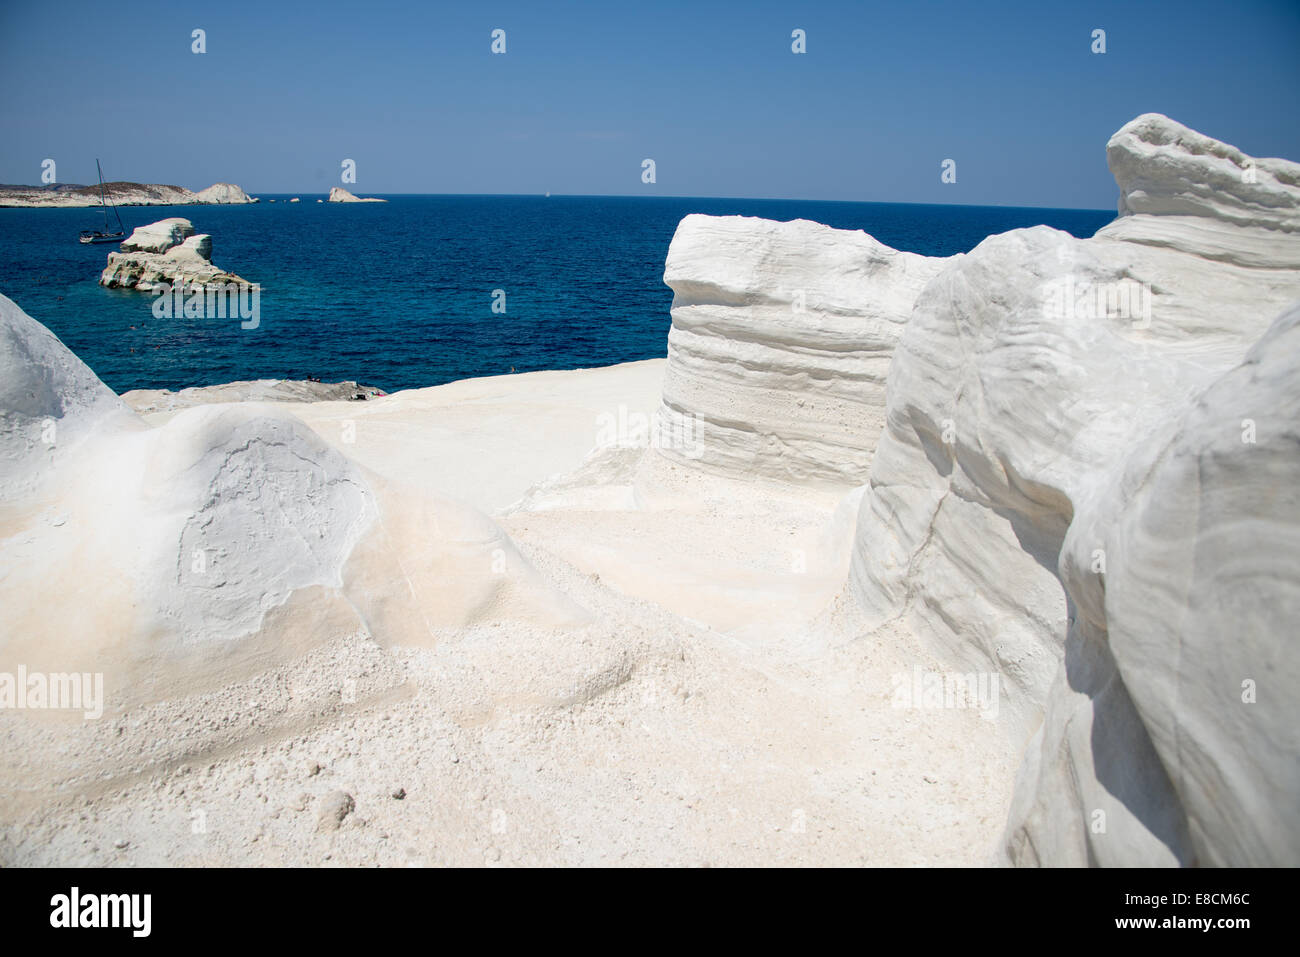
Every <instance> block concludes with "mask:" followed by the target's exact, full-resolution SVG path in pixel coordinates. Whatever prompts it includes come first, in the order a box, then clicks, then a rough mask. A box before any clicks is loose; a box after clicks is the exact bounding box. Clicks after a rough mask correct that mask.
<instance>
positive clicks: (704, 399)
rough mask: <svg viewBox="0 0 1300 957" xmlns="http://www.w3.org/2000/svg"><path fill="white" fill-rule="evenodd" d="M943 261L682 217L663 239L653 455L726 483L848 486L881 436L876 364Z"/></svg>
mask: <svg viewBox="0 0 1300 957" xmlns="http://www.w3.org/2000/svg"><path fill="white" fill-rule="evenodd" d="M945 262H946V260H943V259H937V258H931V257H926V256H918V255H915V254H913V253H905V252H899V251H898V250H896V249H890V248H889V247H888V246H885V245H884V244H882V243H879V242H877V241H876V240H874V239H872V238H871V237H870V236H868V235H867V234H866V233H864V232H862V231H861V230H858V231H852V232H851V231H847V230H838V229H832V228H830V227H829V226H822V225H820V224H818V223H811V222H807V221H805V220H797V221H795V222H790V223H774V222H770V221H767V220H761V219H754V218H749V217H741V216H726V217H712V216H700V215H692V216H687V217H686V218H685V219H683V220H682V222H681V224H680V225H679V226H678V227H677V232H676V234H675V235H674V236H673V241H672V245H671V246H670V247H669V250H668V261H667V265H666V266H665V269H664V281H665V282H666V283H667V284H668V285H669V286H671V287H672V289H673V307H672V318H673V324H672V329H671V331H670V332H669V334H668V371H667V374H666V377H665V380H664V400H663V408H662V409H661V410H660V421H659V428H660V429H661V430H663V433H664V434H665V435H666V436H668V437H669V439H671V438H672V437H673V436H678V437H681V438H685V439H687V440H686V441H672V440H669V441H663V442H662V443H661V446H662V448H663V449H664V452H665V454H666V455H668V456H670V457H676V458H681V459H687V458H688V459H690V460H691V462H692V463H694V464H696V465H700V466H703V467H706V468H710V469H713V470H716V471H720V472H723V473H729V474H743V475H748V476H755V477H761V478H767V479H776V480H780V481H786V482H794V483H799V484H807V483H817V484H825V485H832V486H844V487H852V486H855V485H861V484H862V483H863V482H865V481H866V477H867V471H868V468H869V466H870V464H871V454H872V451H873V450H874V449H875V446H876V439H877V437H878V435H879V433H880V429H881V427H882V425H883V423H884V404H885V378H886V375H887V373H888V370H889V360H890V355H891V353H892V352H893V349H894V346H895V344H896V343H897V342H898V338H899V336H900V335H901V333H902V329H903V324H904V322H906V320H907V317H908V314H909V313H910V312H911V309H912V303H913V302H914V301H915V299H916V297H917V295H918V294H919V293H920V291H921V289H922V288H923V287H924V286H925V284H926V283H927V282H928V281H929V280H930V279H931V278H932V277H933V276H934V275H935V274H936V273H938V272H939V270H940V269H942V268H943V266H944V264H945Z"/></svg>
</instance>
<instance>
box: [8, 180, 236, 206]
mask: <svg viewBox="0 0 1300 957" xmlns="http://www.w3.org/2000/svg"><path fill="white" fill-rule="evenodd" d="M104 193H105V194H107V196H108V199H109V202H111V203H112V204H113V205H115V206H204V205H241V204H245V203H256V202H257V199H256V197H253V196H249V195H248V194H247V193H245V192H244V191H243V190H242V189H240V188H239V187H238V186H236V185H234V184H233V183H213V184H212V185H211V186H209V187H208V188H207V189H202V190H199V191H198V192H197V193H196V192H193V191H191V190H188V189H186V188H185V187H183V186H164V185H159V184H154V183H121V182H115V183H105V184H104ZM99 205H100V188H99V187H98V186H73V185H61V186H0V207H4V206H21V207H42V206H57V207H79V206H99Z"/></svg>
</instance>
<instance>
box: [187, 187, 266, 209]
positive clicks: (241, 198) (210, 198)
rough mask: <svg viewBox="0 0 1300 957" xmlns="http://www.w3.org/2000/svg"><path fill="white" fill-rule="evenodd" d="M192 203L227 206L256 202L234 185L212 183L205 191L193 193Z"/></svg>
mask: <svg viewBox="0 0 1300 957" xmlns="http://www.w3.org/2000/svg"><path fill="white" fill-rule="evenodd" d="M194 202H196V203H213V204H219V205H222V206H229V205H242V204H245V203H252V202H256V200H254V199H253V197H251V196H249V195H248V194H247V193H245V192H244V191H243V190H242V189H240V188H239V187H238V186H236V185H235V184H234V183H213V184H212V185H211V186H209V187H208V188H207V189H201V190H199V191H198V192H197V193H195V194H194Z"/></svg>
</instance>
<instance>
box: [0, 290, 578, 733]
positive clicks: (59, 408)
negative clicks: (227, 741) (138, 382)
mask: <svg viewBox="0 0 1300 957" xmlns="http://www.w3.org/2000/svg"><path fill="white" fill-rule="evenodd" d="M0 317H2V318H3V323H4V325H3V330H4V336H3V340H2V341H3V342H4V353H3V356H2V358H3V361H4V366H3V368H4V370H5V373H6V374H5V376H4V380H5V382H6V383H7V386H6V389H5V391H4V392H3V393H0V397H2V398H3V401H4V405H3V407H2V408H0V416H2V418H0V423H3V432H2V433H0V452H2V453H3V462H4V472H3V479H4V489H5V492H6V495H5V506H6V508H5V513H4V516H3V522H4V528H5V535H6V541H5V548H4V549H3V551H0V672H8V673H13V672H14V669H15V668H16V667H17V665H18V664H19V663H23V664H25V665H27V666H29V667H32V668H34V669H35V668H41V667H44V668H45V669H46V670H49V671H59V672H63V671H68V670H73V671H79V670H80V671H95V672H102V673H103V674H104V675H105V681H106V682H107V683H108V684H109V685H111V687H112V688H113V689H114V693H113V700H112V708H113V709H114V710H119V709H123V708H127V707H130V706H132V705H135V704H140V703H142V702H147V701H151V700H157V699H158V698H160V697H163V696H165V695H167V694H169V693H175V692H177V690H178V689H181V688H195V687H203V686H205V684H210V683H211V682H214V681H217V682H219V681H222V680H229V678H230V676H232V675H235V674H241V673H245V674H246V673H247V671H248V669H249V668H250V667H252V666H254V665H255V664H256V663H257V662H261V663H262V665H263V666H264V665H265V663H266V661H267V660H276V659H278V658H280V657H283V656H284V655H286V654H289V653H291V652H295V653H301V651H302V650H303V649H305V648H310V647H312V646H313V645H314V644H315V643H318V642H320V641H323V640H326V639H328V638H330V637H338V636H340V635H349V634H358V633H365V634H367V635H369V636H370V637H371V638H372V639H373V640H375V641H378V642H384V643H387V642H401V643H405V644H414V645H418V644H421V643H422V642H423V643H427V642H429V641H430V640H431V637H430V635H431V632H430V629H431V628H433V627H436V626H447V625H456V626H463V625H465V624H466V623H470V622H480V621H492V620H499V619H502V618H509V617H511V616H523V617H526V618H527V619H528V620H530V621H535V622H550V623H560V622H567V621H575V620H581V619H582V617H583V613H582V612H581V611H580V610H579V609H578V608H577V607H576V606H575V605H574V604H573V603H572V602H570V601H568V600H567V599H566V598H564V597H563V596H561V595H559V594H558V593H556V592H555V591H554V590H552V589H550V588H549V587H548V586H546V585H545V584H544V583H542V582H541V581H540V580H539V579H538V577H537V574H536V572H535V571H533V570H532V569H531V566H530V565H529V564H528V562H527V561H526V560H525V559H523V557H522V556H521V555H520V554H519V553H518V551H517V550H516V549H515V547H514V545H513V544H512V543H511V541H510V539H509V538H508V536H506V535H505V533H504V532H502V531H501V529H500V528H499V527H497V526H496V525H495V524H494V523H493V522H491V521H490V520H489V519H487V518H486V517H485V516H483V515H482V514H481V513H479V512H477V511H476V510H474V509H472V508H468V507H466V506H463V505H459V504H457V503H454V502H450V501H448V500H446V499H444V498H442V497H440V496H437V495H431V494H427V493H425V492H423V491H421V490H419V489H413V488H409V487H405V486H402V485H400V484H398V483H394V482H390V481H386V480H384V479H381V478H380V477H378V476H376V475H373V474H371V473H367V472H366V471H365V470H363V469H362V468H361V467H360V466H358V465H357V464H356V463H354V462H353V461H351V460H350V459H348V458H346V457H345V456H344V455H342V454H341V453H340V452H338V451H336V450H335V449H333V448H331V447H330V446H329V445H328V444H326V443H325V442H324V441H323V440H322V439H321V438H320V437H319V436H318V435H317V434H316V433H315V432H314V431H313V430H312V429H310V428H309V427H308V426H306V425H304V424H303V423H302V421H301V420H299V419H297V418H296V417H294V416H292V415H289V414H286V413H284V412H281V411H278V409H277V407H276V406H274V405H270V404H266V405H263V404H259V403H252V402H250V403H241V404H237V405H228V404H216V405H204V406H198V407H195V408H190V409H186V410H183V411H181V412H179V413H177V414H176V415H175V416H174V417H172V418H170V419H169V420H168V421H167V422H166V423H165V424H164V425H162V426H160V427H157V428H152V429H150V428H146V427H145V426H144V423H143V422H142V421H141V420H140V419H138V418H137V417H136V416H135V415H134V414H133V413H131V412H130V411H129V410H128V409H127V408H126V407H125V406H124V405H123V403H122V402H121V400H120V399H118V398H117V397H116V396H115V395H113V393H112V392H110V391H109V390H108V389H107V388H106V387H105V386H104V385H103V384H102V383H100V382H99V380H98V379H97V378H96V377H95V376H94V375H93V373H91V372H90V371H89V370H88V369H87V368H86V367H85V366H84V365H82V364H81V363H80V362H79V361H78V360H77V359H76V358H75V357H74V356H73V355H72V354H71V353H70V352H68V350H67V349H66V348H65V347H64V346H63V345H62V344H61V343H60V342H59V341H58V340H57V339H55V338H54V337H53V336H52V335H50V333H49V332H48V331H47V330H46V329H45V328H44V327H43V326H41V325H40V324H39V323H37V322H35V321H34V320H32V319H31V318H30V317H28V316H26V315H25V314H24V313H23V312H22V311H21V310H20V309H18V308H17V307H16V306H15V305H14V304H13V303H11V302H10V301H9V300H7V299H6V300H3V301H0ZM46 418H53V419H54V422H55V425H56V426H57V429H58V432H57V443H58V447H59V449H60V450H61V451H62V452H63V454H62V455H60V456H57V457H55V456H51V455H50V454H48V453H47V452H46V450H45V447H44V446H43V445H42V442H41V439H40V436H39V433H37V431H36V430H37V429H38V427H41V426H42V425H43V420H44V419H46ZM65 446H66V447H65ZM51 508H53V509H54V512H51V511H50V509H51ZM58 582H63V583H65V584H64V585H62V586H60V585H58V584H56V583H58ZM60 587H67V588H72V589H74V590H75V591H76V592H77V594H79V595H81V596H82V599H83V600H79V601H64V602H52V601H51V600H50V596H51V594H54V593H56V591H57V589H58V588H60Z"/></svg>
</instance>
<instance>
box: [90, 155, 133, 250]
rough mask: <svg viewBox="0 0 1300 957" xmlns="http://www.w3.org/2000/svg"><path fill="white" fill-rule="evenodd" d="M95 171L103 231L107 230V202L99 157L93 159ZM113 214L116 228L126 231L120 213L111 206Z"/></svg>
mask: <svg viewBox="0 0 1300 957" xmlns="http://www.w3.org/2000/svg"><path fill="white" fill-rule="evenodd" d="M95 172H97V173H98V174H99V205H100V208H102V209H103V210H104V232H108V203H107V201H106V200H105V198H104V169H103V167H101V166H100V165H99V159H98V158H96V160H95ZM113 215H114V216H116V217H117V228H118V230H120V231H121V232H126V227H125V226H123V225H122V214H121V213H119V212H118V211H117V207H116V206H114V207H113Z"/></svg>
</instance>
